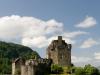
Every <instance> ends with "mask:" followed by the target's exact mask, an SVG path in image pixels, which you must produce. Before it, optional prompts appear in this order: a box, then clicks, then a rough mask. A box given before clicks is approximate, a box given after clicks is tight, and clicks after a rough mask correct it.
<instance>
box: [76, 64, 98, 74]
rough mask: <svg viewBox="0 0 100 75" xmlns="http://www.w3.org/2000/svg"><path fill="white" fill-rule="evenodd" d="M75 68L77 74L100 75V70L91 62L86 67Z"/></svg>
mask: <svg viewBox="0 0 100 75" xmlns="http://www.w3.org/2000/svg"><path fill="white" fill-rule="evenodd" d="M74 70H75V72H74V74H75V75H100V72H99V70H98V69H97V68H96V67H94V66H92V65H90V64H88V65H85V67H74Z"/></svg>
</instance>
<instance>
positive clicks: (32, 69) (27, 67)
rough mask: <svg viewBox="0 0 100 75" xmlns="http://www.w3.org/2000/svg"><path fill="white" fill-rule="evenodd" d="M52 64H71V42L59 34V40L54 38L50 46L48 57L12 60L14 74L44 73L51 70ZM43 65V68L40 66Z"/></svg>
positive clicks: (33, 74) (31, 74)
mask: <svg viewBox="0 0 100 75" xmlns="http://www.w3.org/2000/svg"><path fill="white" fill-rule="evenodd" d="M51 64H57V65H60V66H70V65H71V44H67V43H66V42H65V40H62V36H58V40H53V41H52V42H51V44H50V45H49V46H48V48H47V59H43V58H40V59H29V60H24V59H22V58H17V59H16V60H14V61H13V62H12V75H43V71H44V72H45V70H47V71H50V70H51V67H50V66H51ZM41 66H42V68H40V67H41ZM18 70H19V71H18ZM38 73H40V74H38Z"/></svg>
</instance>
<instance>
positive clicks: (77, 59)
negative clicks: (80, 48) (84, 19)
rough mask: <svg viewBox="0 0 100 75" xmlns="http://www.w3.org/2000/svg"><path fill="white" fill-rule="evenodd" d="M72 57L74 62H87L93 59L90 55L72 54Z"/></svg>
mask: <svg viewBox="0 0 100 75" xmlns="http://www.w3.org/2000/svg"><path fill="white" fill-rule="evenodd" d="M71 59H72V62H73V63H85V62H89V61H91V60H92V59H91V58H89V57H77V56H72V57H71Z"/></svg>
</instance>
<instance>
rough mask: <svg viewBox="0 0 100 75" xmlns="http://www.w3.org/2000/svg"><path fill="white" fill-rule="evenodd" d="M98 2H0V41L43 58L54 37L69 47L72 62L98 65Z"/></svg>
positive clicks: (94, 0)
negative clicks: (35, 53) (36, 53)
mask: <svg viewBox="0 0 100 75" xmlns="http://www.w3.org/2000/svg"><path fill="white" fill-rule="evenodd" d="M99 7H100V1H99V0H0V40H1V41H7V42H14V43H18V44H22V45H25V46H28V47H30V48H32V49H33V50H35V51H37V52H38V53H39V54H40V56H41V57H45V56H46V48H47V47H48V45H49V44H50V43H51V41H52V40H55V39H57V36H58V35H60V36H63V39H64V40H65V41H66V42H67V43H71V44H72V63H74V64H75V65H77V66H83V65H85V64H92V65H94V66H100V50H99V49H100V35H99V33H100V25H99V22H100V16H99V14H100V8H99Z"/></svg>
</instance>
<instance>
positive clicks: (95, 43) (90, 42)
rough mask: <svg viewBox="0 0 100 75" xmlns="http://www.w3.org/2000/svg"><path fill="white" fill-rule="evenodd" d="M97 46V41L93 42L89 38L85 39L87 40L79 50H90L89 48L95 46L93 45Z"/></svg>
mask: <svg viewBox="0 0 100 75" xmlns="http://www.w3.org/2000/svg"><path fill="white" fill-rule="evenodd" d="M97 44H98V42H97V41H95V40H94V39H92V38H89V39H87V40H85V41H84V42H83V44H82V45H81V47H80V48H90V47H92V46H95V45H97Z"/></svg>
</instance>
